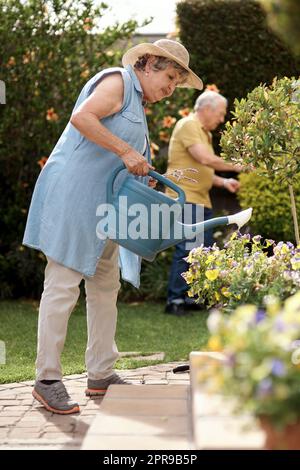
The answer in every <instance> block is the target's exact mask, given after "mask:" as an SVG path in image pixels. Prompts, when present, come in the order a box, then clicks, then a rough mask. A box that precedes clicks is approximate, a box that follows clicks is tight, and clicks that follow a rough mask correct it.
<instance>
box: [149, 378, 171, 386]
mask: <svg viewBox="0 0 300 470" xmlns="http://www.w3.org/2000/svg"><path fill="white" fill-rule="evenodd" d="M143 383H144V384H149V385H162V384H163V385H168V383H169V382H168V381H167V380H164V379H161V380H159V379H158V378H157V379H156V380H153V379H147V378H145V380H144V381H143Z"/></svg>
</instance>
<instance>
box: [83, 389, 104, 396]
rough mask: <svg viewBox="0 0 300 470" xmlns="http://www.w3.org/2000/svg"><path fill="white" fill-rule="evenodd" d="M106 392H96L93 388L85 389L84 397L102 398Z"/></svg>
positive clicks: (102, 390) (100, 390)
mask: <svg viewBox="0 0 300 470" xmlns="http://www.w3.org/2000/svg"><path fill="white" fill-rule="evenodd" d="M106 392H107V389H99V390H96V389H93V388H87V389H86V391H85V395H86V396H87V397H102V396H103V395H105V394H106Z"/></svg>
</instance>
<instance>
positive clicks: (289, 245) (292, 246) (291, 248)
mask: <svg viewBox="0 0 300 470" xmlns="http://www.w3.org/2000/svg"><path fill="white" fill-rule="evenodd" d="M286 244H287V246H288V247H289V249H290V250H293V249H294V248H295V247H294V245H293V244H292V243H291V242H286Z"/></svg>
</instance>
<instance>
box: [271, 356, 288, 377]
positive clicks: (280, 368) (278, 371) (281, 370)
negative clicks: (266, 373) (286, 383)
mask: <svg viewBox="0 0 300 470" xmlns="http://www.w3.org/2000/svg"><path fill="white" fill-rule="evenodd" d="M271 372H272V374H273V375H275V376H276V377H283V376H284V375H285V365H284V364H283V362H282V361H281V360H280V359H273V361H272V369H271Z"/></svg>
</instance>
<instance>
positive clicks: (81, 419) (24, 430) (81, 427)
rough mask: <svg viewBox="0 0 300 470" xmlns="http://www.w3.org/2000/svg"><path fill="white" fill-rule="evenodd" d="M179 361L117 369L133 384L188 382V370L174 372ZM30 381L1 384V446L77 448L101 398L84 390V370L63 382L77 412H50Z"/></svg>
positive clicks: (99, 405)
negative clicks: (66, 413)
mask: <svg viewBox="0 0 300 470" xmlns="http://www.w3.org/2000/svg"><path fill="white" fill-rule="evenodd" d="M177 365H180V363H178V362H176V363H168V364H159V365H156V366H149V367H141V368H139V369H133V370H124V371H118V373H119V374H120V375H121V376H122V377H123V378H125V379H126V380H128V381H129V382H131V383H133V384H143V385H148V384H149V385H150V384H151V385H170V384H174V385H175V384H176V385H179V384H184V385H188V384H189V373H180V374H173V368H174V367H176V366H177ZM33 383H34V382H33V381H29V382H20V383H12V384H4V385H0V442H1V445H0V449H80V447H81V445H82V442H83V439H84V437H85V435H86V433H87V430H88V429H89V427H90V425H91V423H92V421H93V419H94V418H95V415H97V414H98V413H99V411H100V407H101V402H102V400H103V398H102V397H100V398H88V397H86V396H85V394H84V390H85V388H86V374H81V375H71V376H66V377H65V379H64V383H65V385H66V387H67V389H68V391H69V393H70V395H71V397H72V398H73V399H74V400H76V401H77V402H78V403H79V405H80V410H81V411H80V413H78V414H74V415H70V416H60V415H57V414H53V413H49V412H48V411H46V410H45V409H44V408H43V407H42V406H41V405H40V403H38V402H37V401H36V400H35V399H34V398H33V397H32V395H31V392H32V387H33Z"/></svg>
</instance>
